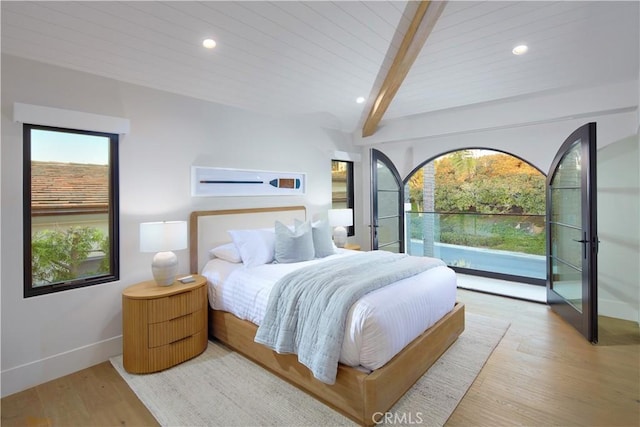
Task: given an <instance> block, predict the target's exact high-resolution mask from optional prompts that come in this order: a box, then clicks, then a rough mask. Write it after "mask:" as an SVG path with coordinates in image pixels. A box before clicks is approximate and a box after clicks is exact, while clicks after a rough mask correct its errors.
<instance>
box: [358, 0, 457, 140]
mask: <svg viewBox="0 0 640 427" xmlns="http://www.w3.org/2000/svg"><path fill="white" fill-rule="evenodd" d="M445 5H446V1H421V2H419V4H418V7H417V8H416V11H415V14H414V15H413V19H412V20H411V24H410V25H409V28H408V29H407V31H406V33H405V34H404V38H403V39H402V43H401V44H400V48H399V49H398V51H397V53H396V55H395V58H394V59H393V62H392V63H391V66H390V67H389V71H388V72H387V75H386V76H385V78H384V82H383V83H382V86H381V87H380V90H379V91H378V93H377V95H376V97H375V100H374V102H373V105H372V106H371V110H370V111H369V115H368V116H367V118H366V120H365V122H364V126H363V127H362V137H363V138H364V137H367V136H371V135H373V134H374V133H375V132H376V130H377V129H378V124H379V123H380V120H382V116H384V113H385V112H386V111H387V108H389V105H390V104H391V101H392V100H393V97H394V96H395V95H396V92H398V89H399V88H400V85H401V84H402V82H403V81H404V78H405V77H406V76H407V74H408V73H409V70H410V69H411V66H412V65H413V62H414V61H415V59H416V58H417V57H418V54H419V53H420V50H421V49H422V46H423V45H424V43H425V42H426V41H427V37H429V34H431V30H433V27H434V26H435V25H436V21H437V20H438V18H439V17H440V15H441V14H442V11H443V10H444V7H445ZM398 30H400V29H398Z"/></svg>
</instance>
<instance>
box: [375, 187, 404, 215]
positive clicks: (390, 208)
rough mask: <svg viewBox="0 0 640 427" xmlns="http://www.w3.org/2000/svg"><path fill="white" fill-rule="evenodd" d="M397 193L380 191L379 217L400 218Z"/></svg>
mask: <svg viewBox="0 0 640 427" xmlns="http://www.w3.org/2000/svg"><path fill="white" fill-rule="evenodd" d="M398 197H400V195H399V194H398V193H397V192H389V191H378V216H379V217H386V216H392V215H393V216H398V215H399V214H400V211H399V209H400V206H399V205H398Z"/></svg>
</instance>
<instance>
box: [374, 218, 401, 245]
mask: <svg viewBox="0 0 640 427" xmlns="http://www.w3.org/2000/svg"><path fill="white" fill-rule="evenodd" d="M398 223H399V221H398V217H391V218H380V219H379V220H378V247H379V248H381V247H382V246H383V245H385V244H387V243H390V242H397V241H398V236H399V235H400V230H399V228H398Z"/></svg>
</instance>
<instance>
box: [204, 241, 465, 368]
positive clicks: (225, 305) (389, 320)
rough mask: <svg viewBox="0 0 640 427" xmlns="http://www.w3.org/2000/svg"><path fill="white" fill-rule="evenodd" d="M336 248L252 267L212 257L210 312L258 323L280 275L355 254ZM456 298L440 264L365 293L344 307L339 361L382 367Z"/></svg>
mask: <svg viewBox="0 0 640 427" xmlns="http://www.w3.org/2000/svg"><path fill="white" fill-rule="evenodd" d="M338 251H339V252H338V253H337V254H336V255H331V256H330V257H327V258H323V259H317V260H312V261H305V262H300V263H295V264H264V265H261V266H257V267H251V268H247V267H244V266H243V264H234V263H230V262H227V261H223V260H220V259H217V258H214V259H212V260H211V261H209V262H208V263H207V264H206V265H205V267H204V269H203V271H202V275H203V276H205V277H206V278H207V280H208V285H209V288H208V289H209V303H210V305H211V307H212V308H213V309H214V310H223V311H228V312H230V313H233V314H234V315H236V316H237V317H239V318H241V319H245V320H248V321H250V322H252V323H254V324H256V325H260V322H261V321H262V319H263V317H264V313H265V310H266V306H267V301H268V300H269V292H270V291H271V288H272V286H273V285H274V284H275V283H276V281H277V280H278V279H279V278H281V277H282V276H284V275H285V274H287V273H289V272H291V271H293V270H296V269H298V268H300V267H303V266H306V265H309V264H311V263H321V262H323V260H326V259H331V258H335V257H341V256H349V255H351V254H353V253H354V251H347V250H342V249H340V250H338ZM455 298H456V276H455V272H454V271H453V270H451V269H450V268H448V267H445V266H442V267H436V268H432V269H430V270H427V271H425V272H423V273H421V274H418V275H416V276H413V277H411V278H407V279H404V280H400V281H398V282H396V283H394V284H391V285H389V286H386V287H384V288H381V289H378V290H376V291H374V292H370V293H369V294H367V295H365V296H364V297H362V298H361V299H359V300H358V301H357V302H356V303H355V304H354V305H353V306H352V307H351V310H350V311H349V315H348V318H347V325H346V333H345V336H344V342H343V345H342V353H341V355H340V362H341V363H343V364H345V365H349V366H361V367H364V368H365V369H368V370H374V369H377V368H379V367H381V366H383V365H384V364H385V363H387V362H388V361H389V360H390V359H391V358H393V356H395V355H396V354H397V353H398V352H399V351H400V350H402V349H403V348H404V347H405V346H406V345H407V344H409V343H410V342H411V341H413V340H414V339H415V338H416V337H417V336H418V335H420V334H421V333H422V332H424V331H425V330H426V329H428V328H429V327H431V326H432V325H433V324H434V323H436V322H437V321H438V320H439V319H440V318H442V316H444V315H445V314H447V313H448V312H449V311H451V309H452V308H453V305H454V303H455Z"/></svg>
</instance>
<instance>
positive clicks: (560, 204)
mask: <svg viewBox="0 0 640 427" xmlns="http://www.w3.org/2000/svg"><path fill="white" fill-rule="evenodd" d="M581 200H582V191H581V190H580V189H579V188H561V189H556V188H551V212H552V214H551V218H550V220H551V221H552V222H558V223H561V224H566V225H573V226H575V227H577V228H581V226H582V210H581V209H580V207H581V206H582V205H581V203H582V202H581Z"/></svg>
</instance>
